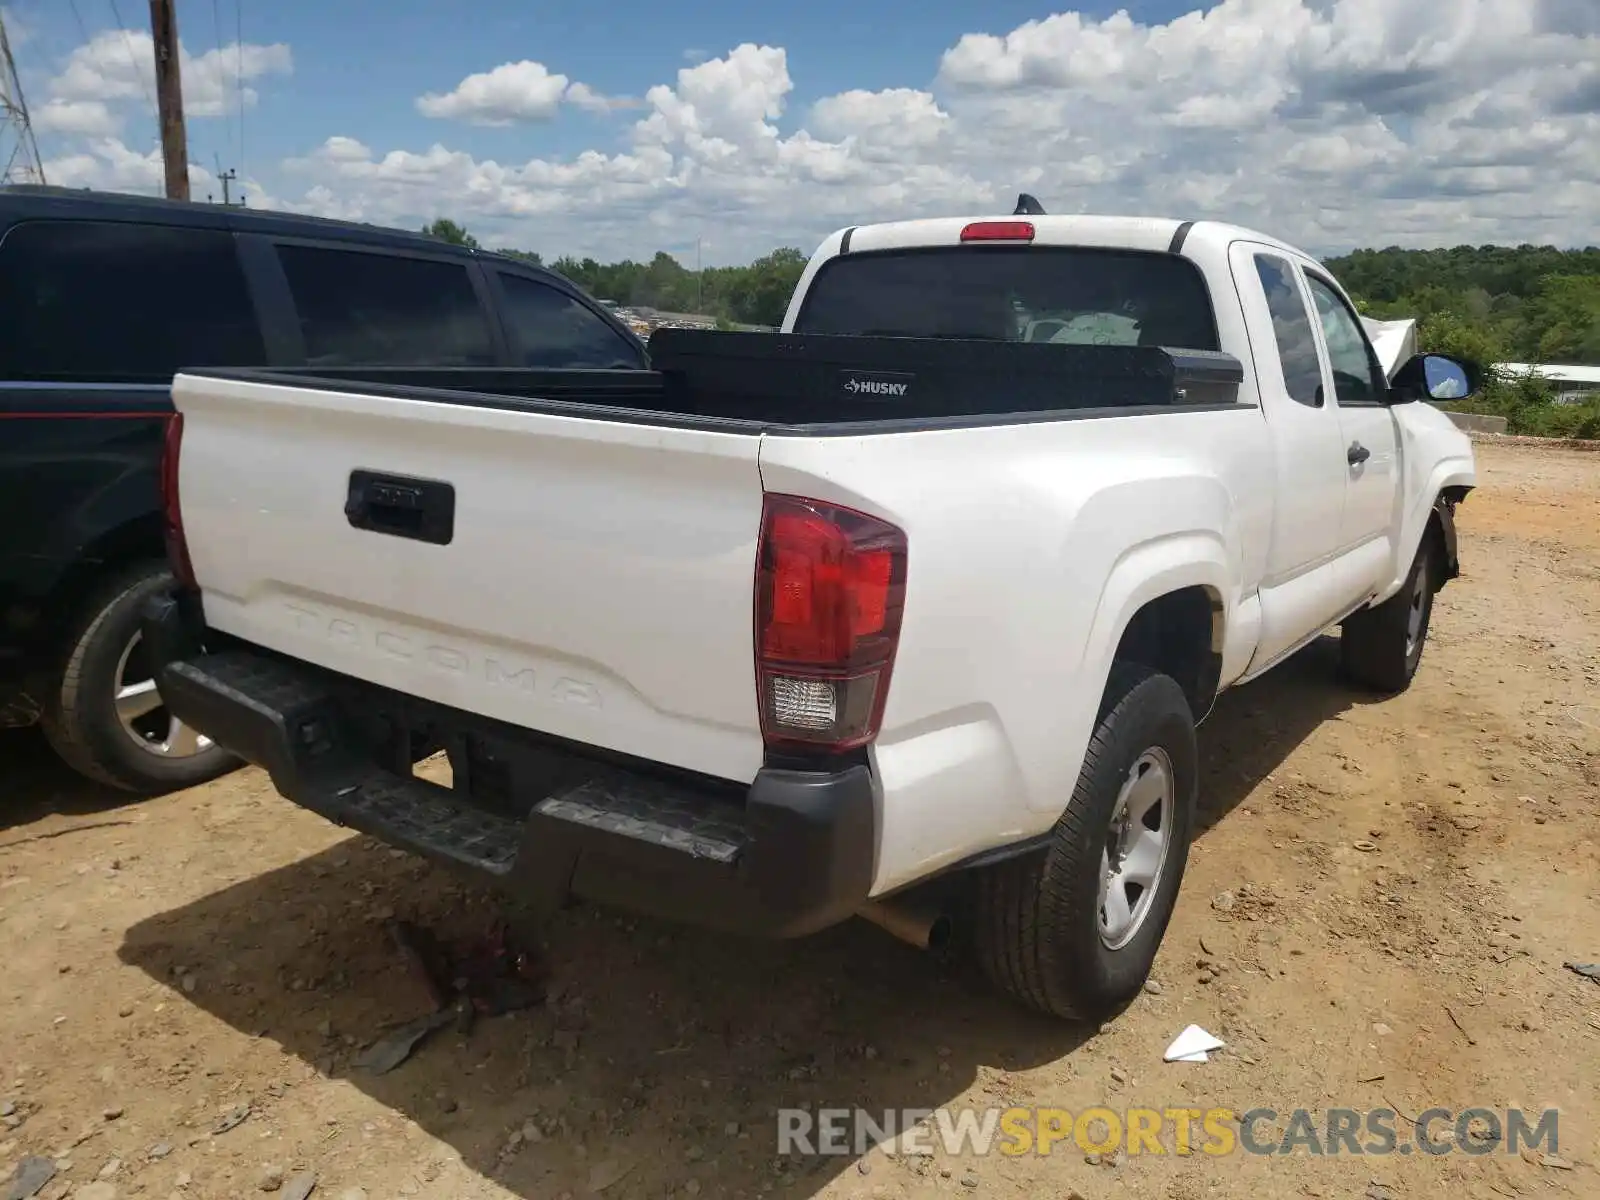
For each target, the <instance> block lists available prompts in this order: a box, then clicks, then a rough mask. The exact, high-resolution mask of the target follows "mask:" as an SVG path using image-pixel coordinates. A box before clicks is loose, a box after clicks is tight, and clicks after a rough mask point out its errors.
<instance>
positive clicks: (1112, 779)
mask: <svg viewBox="0 0 1600 1200" xmlns="http://www.w3.org/2000/svg"><path fill="white" fill-rule="evenodd" d="M1152 750H1159V751H1160V752H1161V755H1162V756H1164V759H1165V767H1164V769H1167V770H1169V771H1170V781H1171V785H1172V787H1171V792H1172V796H1171V802H1170V816H1169V817H1166V818H1163V819H1164V820H1167V821H1169V822H1170V823H1169V824H1168V826H1167V829H1166V851H1165V855H1164V857H1163V859H1162V860H1161V864H1160V866H1159V867H1158V869H1157V870H1156V873H1155V878H1154V883H1153V885H1152V886H1151V887H1150V888H1149V889H1148V890H1149V892H1150V896H1149V901H1148V906H1147V907H1146V908H1145V909H1144V910H1143V917H1142V918H1141V919H1140V921H1139V923H1138V924H1137V926H1136V928H1135V931H1134V932H1133V934H1132V936H1131V938H1129V939H1128V940H1126V942H1125V943H1123V944H1120V945H1117V946H1115V947H1113V946H1111V945H1109V944H1108V942H1107V941H1106V939H1105V938H1103V937H1102V926H1101V880H1102V871H1103V867H1102V855H1104V854H1105V853H1106V850H1107V845H1108V842H1109V840H1110V833H1111V829H1110V826H1111V821H1112V817H1113V815H1114V814H1115V813H1116V812H1117V810H1118V806H1119V798H1120V796H1121V794H1122V792H1123V788H1124V784H1125V782H1127V781H1128V780H1129V778H1130V776H1131V774H1132V772H1133V771H1134V770H1135V769H1136V768H1139V767H1141V765H1142V764H1143V763H1144V762H1145V761H1146V758H1147V755H1149V753H1150V752H1151V751H1152ZM1198 787H1199V771H1198V768H1197V754H1196V749H1195V731H1194V714H1193V713H1192V712H1191V710H1190V708H1189V702H1188V700H1187V699H1186V698H1185V697H1184V694H1183V690H1182V689H1181V688H1180V687H1179V686H1178V684H1177V683H1176V681H1174V680H1173V679H1172V678H1170V677H1169V676H1166V675H1162V674H1159V673H1157V672H1156V671H1153V670H1151V669H1150V668H1149V667H1144V666H1140V665H1138V664H1134V663H1118V664H1116V666H1114V667H1113V669H1112V672H1111V679H1110V681H1109V683H1108V684H1107V686H1106V695H1105V699H1104V700H1103V701H1102V704H1101V709H1100V718H1099V720H1098V722H1097V723H1096V726H1095V730H1094V734H1093V736H1092V737H1091V738H1090V739H1089V748H1088V750H1087V752H1086V753H1085V754H1084V757H1083V767H1082V770H1081V771H1080V772H1079V775H1078V783H1077V786H1076V787H1075V788H1074V789H1073V793H1072V799H1071V801H1070V802H1069V803H1068V805H1067V808H1066V811H1065V812H1064V813H1062V815H1061V818H1060V819H1059V820H1058V821H1057V822H1056V825H1055V828H1054V829H1053V830H1052V832H1051V836H1050V843H1049V845H1048V847H1047V848H1046V849H1045V850H1044V851H1043V852H1041V853H1037V854H1034V855H1030V856H1028V857H1026V858H1021V859H1015V860H1012V861H1009V862H1002V863H999V864H996V865H995V866H992V867H986V868H983V869H981V870H980V871H979V872H978V878H977V880H976V881H975V882H976V903H975V905H974V913H973V917H974V919H973V928H972V939H973V948H974V950H975V951H976V954H977V957H978V962H979V965H980V966H981V967H982V969H983V971H984V974H985V975H987V976H988V978H989V979H990V981H991V982H992V983H994V984H995V985H997V986H998V987H999V988H1001V989H1002V990H1004V991H1006V992H1008V993H1010V994H1011V995H1012V996H1014V997H1016V998H1017V999H1018V1000H1020V1001H1022V1002H1023V1003H1024V1004H1026V1005H1028V1006H1029V1007H1031V1008H1034V1009H1037V1010H1039V1011H1040V1012H1043V1013H1046V1014H1048V1015H1050V1016H1055V1017H1062V1018H1066V1019H1081V1020H1098V1019H1101V1018H1103V1017H1105V1016H1108V1015H1110V1014H1111V1013H1113V1012H1116V1011H1118V1010H1119V1009H1121V1008H1122V1007H1123V1006H1124V1005H1126V1004H1127V1003H1128V1002H1129V1001H1130V1000H1132V999H1133V998H1134V996H1136V995H1137V994H1138V992H1139V990H1140V989H1141V988H1142V987H1143V986H1144V983H1145V980H1146V979H1148V978H1149V975H1150V968H1151V966H1152V964H1153V963H1154V962H1155V957H1156V951H1157V950H1158V949H1159V948H1160V946H1161V939H1162V937H1163V936H1164V935H1165V933H1166V929H1167V923H1168V922H1169V921H1170V920H1171V919H1172V910H1173V907H1174V906H1175V904H1176V903H1177V898H1178V889H1179V886H1180V885H1181V883H1182V881H1183V870H1184V866H1185V864H1186V863H1187V861H1188V857H1189V840H1190V838H1191V836H1192V835H1193V831H1194V813H1195V797H1196V793H1197V791H1198ZM1134 907H1135V909H1137V904H1136V905H1135V906H1134Z"/></svg>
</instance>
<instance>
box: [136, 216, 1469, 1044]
mask: <svg viewBox="0 0 1600 1200" xmlns="http://www.w3.org/2000/svg"><path fill="white" fill-rule="evenodd" d="M651 353H652V364H653V368H654V369H653V370H651V371H634V372H605V371H591V372H550V371H516V370H506V371H470V370H469V371H450V370H433V371H409V372H408V371H397V372H391V373H385V372H382V371H351V372H344V373H341V372H338V371H334V370H331V369H318V370H316V371H306V372H301V373H285V372H276V373H274V372H269V371H238V370H234V371H223V370H210V371H193V372H186V373H184V374H181V375H179V376H178V378H177V379H176V381H175V383H174V385H173V397H174V400H175V402H176V408H177V412H178V415H177V416H176V417H175V418H174V419H173V422H172V426H171V430H170V433H169V438H168V457H167V462H166V469H165V472H164V474H165V479H166V501H167V522H168V537H169V551H170V554H171V557H172V560H173V564H174V568H175V573H176V574H177V576H178V578H179V579H180V581H181V583H182V586H181V589H180V590H179V592H178V593H177V594H176V595H175V596H174V597H172V598H170V599H164V600H160V601H157V602H155V603H154V604H153V605H152V606H151V608H150V609H149V611H148V612H147V615H146V626H145V636H146V637H147V638H148V639H149V640H150V643H151V645H153V646H154V647H156V648H157V656H158V659H159V661H160V675H159V679H160V687H161V691H162V694H163V695H164V697H165V699H166V703H167V705H168V707H169V708H170V709H171V711H172V712H173V713H174V714H175V715H176V716H177V717H178V718H179V719H181V720H183V721H185V722H187V723H189V724H190V725H192V726H193V727H194V728H196V729H198V730H200V731H202V732H203V733H205V734H206V735H208V736H210V737H211V738H213V739H215V741H216V742H217V743H219V744H220V745H222V746H225V747H227V748H229V749H231V750H232V751H233V752H235V753H236V754H237V755H239V756H241V757H242V758H244V759H246V760H248V761H251V762H254V763H258V764H260V765H262V766H264V767H265V768H266V769H267V770H268V771H269V772H270V773H271V776H272V780H273V782H274V784H275V785H276V787H277V788H278V790H279V791H280V792H281V793H282V794H283V795H285V796H286V797H288V798H289V799H290V800H292V801H294V802H296V803H298V804H300V805H303V806H305V807H306V808H309V809H312V810H314V811H316V812H318V813H321V814H323V815H324V816H326V817H328V818H330V819H332V820H334V821H338V822H340V823H343V824H346V825H348V826H351V827H353V828H356V829H360V830H364V831H367V832H368V833H371V834H373V835H375V836H377V837H379V838H382V839H384V840H386V841H387V842H389V843H390V844H392V845H395V846H400V847H404V848H408V849H410V850H413V851H415V852H418V853H420V854H424V855H427V856H429V857H431V858H433V859H435V860H438V861H442V862H445V863H450V864H454V865H456V866H460V867H464V868H467V869H469V870H472V871H475V872H477V873H479V874H481V875H484V876H487V877H491V878H493V879H495V880H497V881H498V882H499V884H500V885H501V886H502V887H504V888H505V889H507V890H508V891H509V892H511V893H513V894H514V895H516V896H517V897H519V898H520V899H521V901H522V902H523V903H524V904H525V905H528V906H531V907H532V909H533V910H534V911H538V912H544V911H552V910H553V909H554V908H555V907H557V906H559V905H560V904H561V903H563V902H564V901H565V900H566V899H567V898H568V897H569V896H577V897H581V898H586V899H589V900H593V901H597V902H601V903H608V904H615V905H621V906H624V907H629V908H633V909H636V910H639V911H643V912H647V913H651V914H655V915H659V916H663V917H666V918H669V919H673V920H679V921H687V922H693V923H698V924H702V925H705V926H709V927H713V928H716V929H721V930H726V931H729V932H739V933H750V934H761V935H769V936H779V937H790V936H797V935H801V934H807V933H810V932H813V931H816V930H819V929H821V928H824V927H826V926H829V925H832V924H835V923H837V922H840V921H843V920H845V919H847V918H850V917H852V916H854V915H864V916H867V917H869V918H871V919H873V920H875V921H877V922H878V923H879V924H881V925H883V926H884V927H885V928H888V929H890V930H891V931H892V932H895V933H897V934H899V935H900V936H902V937H904V938H906V939H908V940H911V941H914V942H918V943H920V944H928V943H930V942H932V941H933V940H935V939H937V938H939V937H941V936H943V935H945V934H947V933H954V934H957V935H959V936H961V937H962V938H963V940H965V941H966V944H967V945H968V946H969V948H970V950H971V951H972V952H973V953H975V954H976V956H977V958H978V960H979V961H980V962H981V963H982V964H984V966H985V968H986V970H987V971H988V973H989V975H990V976H991V978H992V979H993V980H994V981H995V982H996V983H997V984H998V985H999V986H1001V987H1003V988H1004V989H1006V990H1008V991H1009V992H1011V993H1012V994H1014V995H1015V996H1016V997H1018V998H1019V999H1021V1000H1022V1001H1024V1002H1026V1003H1028V1004H1030V1005H1032V1006H1034V1007H1036V1008H1038V1009H1041V1010H1044V1011H1046V1012H1048V1013H1053V1014H1057V1015H1060V1016H1064V1017H1098V1016H1101V1015H1104V1014H1107V1013H1109V1012H1111V1011H1114V1010H1115V1009H1116V1008H1117V1007H1119V1006H1120V1005H1121V1004H1123V1003H1125V1002H1126V1001H1127V1000H1128V999H1129V998H1130V997H1131V996H1132V995H1133V994H1134V993H1135V992H1137V991H1138V989H1139V988H1140V986H1141V984H1142V983H1143V981H1144V980H1145V978H1146V977H1147V974H1148V972H1149V969H1150V966H1151V963H1152V960H1153V959H1154V957H1155V954H1156V950H1157V948H1158V945H1159V943H1160V941H1161V938H1162V935H1163V933H1164V931H1165V929H1166V926H1167V922H1168V919H1169V917H1170V914H1171V912H1172V909H1173V906H1174V903H1175V900H1176V897H1177V893H1178V889H1179V884H1180V881H1181V878H1182V875H1183V870H1184V864H1185V861H1186V858H1187V855H1188V848H1189V840H1190V837H1191V833H1192V831H1193V828H1194V820H1195V817H1194V812H1195V802H1196V789H1197V772H1196V749H1195V727H1196V725H1197V724H1198V723H1199V722H1200V721H1201V719H1202V718H1204V717H1205V716H1206V714H1207V712H1208V710H1209V709H1210V708H1211V706H1212V704H1213V702H1214V701H1215V700H1216V697H1217V694H1218V693H1219V691H1221V689H1223V688H1225V687H1230V686H1232V685H1235V684H1238V683H1242V682H1245V681H1247V680H1249V679H1252V678H1254V677H1256V676H1258V675H1260V674H1262V673H1263V672H1264V671H1267V670H1269V669H1270V668H1271V667H1273V666H1274V665H1275V664H1277V663H1279V662H1282V661H1283V660H1284V659H1285V658H1286V657H1287V656H1289V655H1291V654H1293V653H1294V652H1295V651H1296V650H1297V649H1299V648H1300V647H1302V646H1305V645H1306V644H1307V643H1308V642H1310V641H1312V640H1313V639H1315V638H1317V637H1318V635H1320V634H1323V633H1325V632H1328V631H1330V630H1332V629H1334V628H1335V627H1338V626H1342V638H1343V647H1344V657H1343V661H1344V664H1345V668H1346V670H1347V672H1348V674H1349V675H1350V676H1352V677H1353V678H1354V679H1356V680H1358V681H1361V682H1362V683H1364V684H1367V685H1370V686H1372V687H1375V688H1378V689H1382V690H1385V691H1394V690H1398V689H1403V688H1405V687H1406V686H1407V685H1408V684H1409V682H1410V681H1411V678H1412V675H1413V673H1414V672H1415V671H1416V669H1417V664H1418V660H1419V659H1420V657H1421V655H1422V648H1423V642H1424V640H1425V638H1426V636H1427V632H1428V617H1429V613H1430V611H1431V606H1432V603H1433V599H1434V594H1435V593H1436V592H1437V591H1438V590H1439V589H1440V588H1441V587H1442V586H1443V585H1444V583H1445V581H1446V580H1448V579H1450V578H1452V577H1453V576H1455V574H1456V573H1457V560H1456V539H1455V531H1454V525H1453V518H1452V511H1453V508H1454V506H1455V505H1456V503H1457V502H1458V501H1460V500H1461V499H1462V497H1463V496H1464V495H1465V494H1466V493H1467V492H1468V491H1469V490H1470V489H1471V488H1472V487H1473V486H1474V483H1475V474H1474V462H1473V454H1472V449H1471V445H1470V443H1469V442H1468V440H1467V438H1466V437H1465V436H1463V435H1462V434H1461V433H1460V432H1458V431H1457V430H1456V429H1455V428H1454V426H1452V424H1451V423H1450V421H1449V420H1448V419H1447V418H1446V417H1445V415H1444V414H1443V413H1441V412H1439V411H1438V410H1437V409H1436V408H1434V407H1433V406H1432V405H1430V404H1428V403H1426V402H1425V401H1427V400H1429V399H1443V398H1447V397H1450V398H1456V397H1460V396H1463V395H1467V394H1469V393H1470V392H1471V391H1472V389H1473V387H1474V386H1475V379H1474V375H1475V369H1474V368H1471V367H1469V366H1467V365H1465V364H1461V363H1457V362H1454V361H1452V360H1449V359H1445V358H1441V357H1438V356H1421V357H1418V358H1415V359H1413V360H1411V361H1410V362H1408V363H1406V364H1405V365H1404V366H1402V367H1401V368H1400V369H1399V370H1398V371H1397V372H1396V373H1395V375H1394V377H1393V379H1392V380H1391V379H1390V378H1388V377H1387V376H1386V375H1385V372H1384V371H1383V369H1382V367H1381V366H1380V365H1379V363H1378V361H1377V359H1376V357H1375V356H1374V354H1373V351H1372V348H1371V346H1370V345H1369V343H1368V340H1367V338H1366V336H1365V334H1364V332H1363V329H1362V324H1361V321H1360V320H1359V318H1358V317H1357V314H1356V311H1355V309H1354V308H1353V307H1352V305H1351V303H1350V301H1349V300H1348V299H1347V297H1346V296H1345V294H1344V292H1343V291H1342V290H1341V289H1340V287H1339V286H1338V284H1336V283H1335V282H1334V280H1333V279H1332V278H1331V277H1330V275H1329V274H1328V273H1327V272H1326V271H1325V270H1324V269H1323V268H1322V267H1321V266H1319V265H1318V263H1317V262H1316V261H1314V260H1313V259H1312V258H1310V257H1308V256H1307V255H1305V254H1303V253H1301V252H1300V251H1298V250H1296V249H1294V248H1293V247H1291V246H1288V245H1285V244H1284V243H1282V242H1279V241H1275V240H1273V239H1272V238H1269V237H1265V236H1262V235H1261V234H1257V233H1252V232H1250V231H1248V230H1245V229H1239V228H1234V227H1231V226H1227V225H1221V224H1213V223H1209V222H1198V223H1180V222H1178V221H1170V220H1147V219H1129V218H1097V217H1079V216H1060V217H1057V216H1044V215H1009V216H1001V217H994V218H973V219H960V218H956V219H948V220H945V219H940V220H922V221H908V222H901V223H890V224H879V225H863V226H858V227H855V228H851V229H846V230H842V231H840V232H838V233H836V234H834V235H833V236H831V237H829V238H828V239H827V240H826V241H825V242H824V243H823V245H822V246H821V248H820V249H819V250H818V251H817V252H816V254H815V256H814V257H813V258H812V260H811V262H810V264H809V266H808V267H807V268H806V271H805V274H804V276H803V277H802V279H801V282H800V285H799V287H798V288H797V289H796V292H795V295H794V298H793V301H792V303H791V306H790V309H789V312H788V315H787V317H786V319H785V322H784V327H783V330H782V331H781V332H778V333H719V332H711V331H681V330H672V331H663V332H659V333H658V334H657V335H656V336H655V338H654V339H653V341H652V343H651ZM1330 685H1331V681H1330ZM441 751H443V752H445V753H447V754H448V756H449V761H450V765H451V767H452V784H451V786H448V787H446V786H442V785H440V784H437V783H433V782H428V781H426V780H424V779H421V778H418V777H417V776H416V775H415V774H414V772H413V766H414V764H416V763H418V762H420V761H421V760H422V759H423V758H424V757H427V756H430V755H434V754H437V753H439V752H441Z"/></svg>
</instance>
